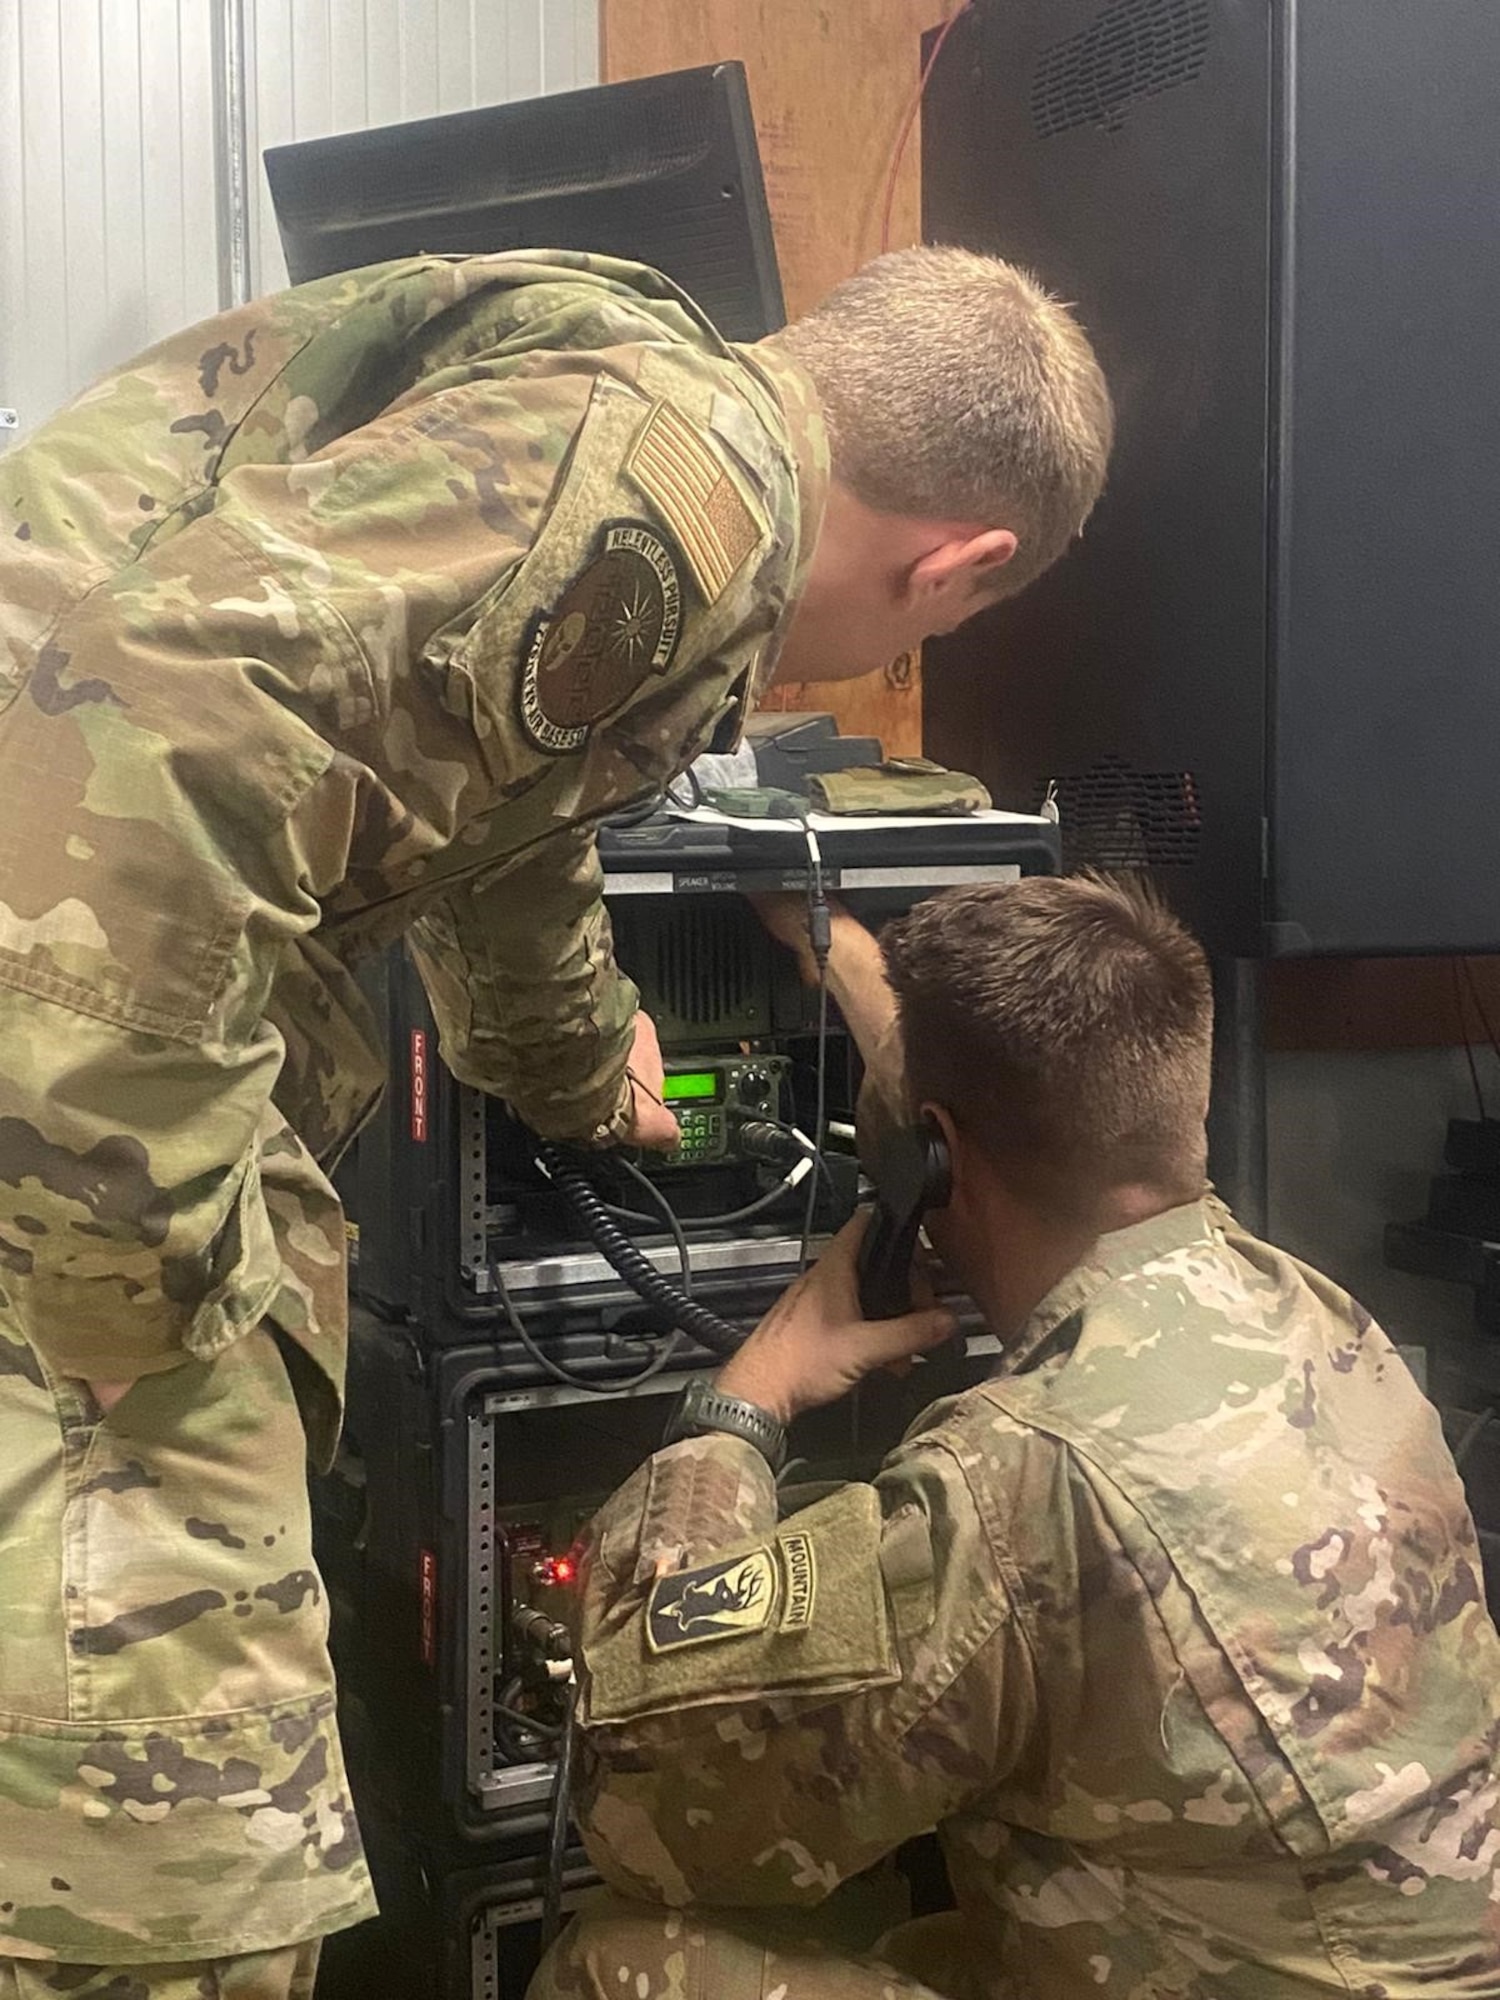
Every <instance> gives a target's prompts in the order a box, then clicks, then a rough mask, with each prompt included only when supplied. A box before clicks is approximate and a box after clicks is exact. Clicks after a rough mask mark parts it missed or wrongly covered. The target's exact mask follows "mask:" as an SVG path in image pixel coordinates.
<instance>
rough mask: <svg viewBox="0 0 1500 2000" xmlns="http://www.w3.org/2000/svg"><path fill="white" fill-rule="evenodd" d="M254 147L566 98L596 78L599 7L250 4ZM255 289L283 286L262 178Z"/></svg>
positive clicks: (474, 2)
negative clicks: (549, 96)
mask: <svg viewBox="0 0 1500 2000" xmlns="http://www.w3.org/2000/svg"><path fill="white" fill-rule="evenodd" d="M249 14H250V22H249V28H250V46H249V48H248V50H247V55H248V58H249V68H250V72H251V78H252V84H251V98H250V148H251V151H252V153H253V154H255V156H256V158H257V161H258V159H259V155H260V153H261V151H262V150H263V149H264V148H265V147H267V146H279V145H282V144H284V143H285V142H286V141H287V140H288V139H318V138H322V137H323V136H324V135H325V134H326V133H329V132H351V131H355V130H358V129H359V128H360V127H362V126H366V125H390V124H393V123H394V122H395V121H396V120H397V119H402V118H430V117H432V116H433V115H434V114H435V113H437V112H439V111H465V110H468V109H469V107H470V106H471V105H475V104H500V103H503V102H504V101H505V100H506V99H507V98H511V97H537V96H540V95H541V94H542V93H543V92H546V91H553V90H573V89H577V88H578V87H579V86H580V85H582V84H587V83H594V82H597V80H598V75H599V26H598V6H597V0H254V5H253V6H252V7H251V8H250V9H249ZM253 190H254V192H253V203H254V213H253V216H252V243H253V251H252V265H253V273H254V278H255V283H256V287H257V289H258V290H261V291H272V290H274V289H275V288H276V287H277V286H278V285H282V284H285V282H286V266H285V265H284V264H283V263H282V260H281V245H280V242H279V241H278V240H277V235H276V223H275V219H274V218H273V216H272V214H271V203H270V197H269V195H268V194H267V192H266V186H265V176H264V174H263V173H262V172H261V171H260V168H259V166H258V165H257V168H256V173H255V179H254V183H253Z"/></svg>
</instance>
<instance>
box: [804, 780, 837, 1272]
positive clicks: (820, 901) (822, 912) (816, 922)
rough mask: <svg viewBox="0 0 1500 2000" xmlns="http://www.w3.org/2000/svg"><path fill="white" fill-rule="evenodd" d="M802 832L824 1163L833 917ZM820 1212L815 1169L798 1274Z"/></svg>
mask: <svg viewBox="0 0 1500 2000" xmlns="http://www.w3.org/2000/svg"><path fill="white" fill-rule="evenodd" d="M802 831H803V834H804V835H805V836H806V839H807V859H808V877H807V938H808V943H809V944H810V945H811V946H812V955H813V963H814V964H815V965H816V966H817V968H818V1086H817V1100H816V1107H815V1109H814V1112H813V1128H812V1144H813V1158H814V1160H816V1161H817V1162H818V1163H819V1165H821V1164H822V1161H823V1148H824V1145H825V1144H826V1142H827V1137H828V1135H827V1133H826V1132H825V1131H824V1129H823V1127H824V1126H825V1124H826V1123H827V1118H828V959H829V954H830V953H831V951H832V949H833V916H832V913H831V911H830V910H829V908H828V898H827V896H826V895H825V893H824V890H823V850H822V849H821V848H820V847H819V845H818V836H817V833H816V831H815V830H814V828H813V823H812V821H811V819H809V818H806V817H804V819H803V821H802ZM817 1212H818V1176H817V1173H816V1171H814V1172H813V1173H811V1174H809V1175H808V1177H807V1207H806V1208H805V1209H804V1211H803V1215H802V1247H801V1249H800V1250H799V1252H798V1254H797V1275H798V1277H801V1275H802V1273H803V1272H804V1271H805V1270H806V1269H807V1253H808V1251H809V1249H810V1248H811V1246H812V1233H813V1221H814V1219H815V1217H816V1216H817Z"/></svg>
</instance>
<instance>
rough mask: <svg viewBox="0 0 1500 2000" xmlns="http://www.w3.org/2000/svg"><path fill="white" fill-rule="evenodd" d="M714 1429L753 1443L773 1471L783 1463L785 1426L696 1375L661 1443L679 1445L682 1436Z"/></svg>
mask: <svg viewBox="0 0 1500 2000" xmlns="http://www.w3.org/2000/svg"><path fill="white" fill-rule="evenodd" d="M716 1431H718V1432H722V1433H723V1434H724V1435H725V1436H726V1437H737V1438H741V1439H743V1440H744V1442H745V1443H746V1444H751V1445H754V1447H755V1449H756V1450H757V1451H758V1452H759V1453H760V1455H761V1457H762V1458H763V1459H764V1460H765V1461H766V1463H767V1465H769V1466H770V1468H771V1470H772V1472H780V1470H781V1468H782V1466H783V1465H785V1463H786V1429H785V1426H784V1425H782V1424H779V1423H778V1422H777V1421H776V1419H775V1417H773V1416H772V1415H770V1413H769V1412H768V1411H766V1410H763V1409H761V1408H760V1406H759V1405H758V1404H756V1403H747V1402H745V1401H744V1400H743V1398H741V1397H739V1396H726V1395H725V1394H724V1392H723V1391H722V1390H721V1389H716V1388H715V1387H714V1385H713V1383H712V1382H711V1381H709V1379H708V1377H707V1376H706V1375H695V1376H694V1377H693V1379H692V1381H691V1382H689V1383H688V1385H687V1387H686V1388H685V1389H684V1390H683V1392H682V1394H681V1395H680V1396H679V1397H678V1399H677V1406H676V1408H675V1409H674V1410H673V1412H672V1414H671V1416H670V1417H669V1418H668V1419H667V1428H666V1431H665V1433H664V1434H663V1437H662V1443H663V1444H678V1443H680V1442H681V1440H682V1439H683V1438H690V1437H707V1436H710V1435H712V1434H713V1433H714V1432H716Z"/></svg>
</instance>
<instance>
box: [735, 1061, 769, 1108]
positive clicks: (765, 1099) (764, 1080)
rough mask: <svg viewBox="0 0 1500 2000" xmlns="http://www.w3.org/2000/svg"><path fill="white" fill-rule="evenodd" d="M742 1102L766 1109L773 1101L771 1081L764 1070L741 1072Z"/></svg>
mask: <svg viewBox="0 0 1500 2000" xmlns="http://www.w3.org/2000/svg"><path fill="white" fill-rule="evenodd" d="M739 1087H740V1102H741V1104H753V1105H755V1106H757V1107H758V1108H761V1109H764V1107H765V1106H766V1105H768V1104H769V1103H770V1101H771V1079H770V1077H769V1076H768V1075H767V1074H766V1072H765V1071H764V1070H763V1069H747V1070H742V1071H741V1072H740V1086H739Z"/></svg>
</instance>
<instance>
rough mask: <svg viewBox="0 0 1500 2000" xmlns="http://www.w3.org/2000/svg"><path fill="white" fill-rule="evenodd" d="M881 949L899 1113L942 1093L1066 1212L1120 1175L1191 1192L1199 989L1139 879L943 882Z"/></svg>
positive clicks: (1208, 1036) (1204, 1005) (1204, 978)
mask: <svg viewBox="0 0 1500 2000" xmlns="http://www.w3.org/2000/svg"><path fill="white" fill-rule="evenodd" d="M883 943H884V946H885V952H886V961H887V964H888V966H889V969H890V977H891V984H892V986H893V987H894V988H895V992H896V999H897V1003H898V1005H899V1008H900V1015H901V1032H902V1042H903V1047H904V1051H905V1061H906V1083H907V1089H908V1092H909V1093H910V1096H911V1098H912V1103H913V1108H914V1109H915V1108H916V1106H918V1105H920V1104H924V1103H931V1104H940V1105H942V1106H943V1108H944V1109H945V1110H946V1111H947V1112H948V1113H949V1114H950V1115H951V1116H952V1118H953V1120H954V1123H955V1124H956V1125H958V1126H959V1127H960V1129H961V1130H963V1131H964V1132H965V1133H966V1134H968V1136H970V1137H971V1138H972V1140H973V1142H974V1144H975V1146H976V1147H977V1148H978V1149H979V1151H980V1152H981V1153H983V1154H984V1155H985V1156H986V1157H987V1158H988V1159H989V1160H990V1161H991V1162H992V1164H993V1165H994V1166H995V1167H996V1168H997V1170H998V1171H999V1172H1000V1173H1001V1175H1002V1176H1003V1177H1004V1179H1005V1180H1006V1182H1007V1184H1008V1185H1011V1186H1013V1187H1014V1188H1015V1189H1016V1191H1017V1192H1018V1193H1021V1194H1023V1195H1029V1196H1030V1197H1031V1198H1032V1199H1033V1200H1034V1201H1035V1202H1036V1203H1037V1205H1038V1206H1040V1207H1043V1208H1045V1209H1048V1210H1052V1211H1055V1212H1058V1213H1063V1214H1067V1215H1069V1216H1070V1217H1071V1216H1088V1215H1090V1214H1091V1213H1092V1211H1093V1209H1094V1208H1095V1207H1096V1205H1097V1204H1098V1202H1099V1200H1100V1198H1101V1196H1103V1195H1105V1194H1106V1193H1108V1191H1109V1190H1110V1189H1111V1188H1115V1187H1123V1186H1126V1185H1130V1184H1144V1185H1146V1186H1149V1187H1153V1188H1156V1189H1158V1190H1160V1191H1162V1192H1164V1193H1165V1194H1167V1195H1169V1196H1171V1197H1175V1198H1176V1199H1178V1200H1182V1201H1188V1200H1193V1199H1195V1198H1196V1197H1197V1196H1198V1195H1199V1194H1201V1193H1202V1191H1203V1186H1204V1166H1205V1160H1204V1152H1205V1141H1204V1130H1203V1119H1204V1111H1205V1108H1206V1106H1207V1102H1208V1086H1209V1070H1210V1058H1211V1047H1212V1040H1213V990H1212V984H1211V982H1210V979H1209V971H1208V962H1207V960H1206V959H1205V957H1204V955H1203V949H1202V947H1201V946H1200V945H1199V943H1198V941H1197V939H1196V938H1195V937H1193V935H1192V933H1191V932H1190V931H1189V930H1187V928H1186V927H1185V926H1184V925H1183V924H1181V923H1179V922H1178V920H1177V918H1176V917H1174V916H1173V915H1172V914H1171V912H1170V911H1169V910H1168V909H1167V907H1166V905H1165V904H1164V903H1162V902H1161V900H1160V899H1159V897H1158V896H1157V895H1156V894H1155V893H1154V892H1153V891H1152V890H1151V889H1149V888H1148V887H1146V886H1145V885H1144V884H1142V883H1140V882H1138V881H1135V880H1132V879H1124V878H1120V879H1109V878H1106V877H1103V876H1097V875H1072V876H1033V877H1031V878H1030V879H1028V880H1026V881H1022V882H1017V883H1015V884H1013V885H1010V886H998V885H996V884H993V883H990V884H985V885H983V886H977V887H974V888H964V889H950V890H947V891H945V892H944V893H943V894H941V895H938V896H934V897H933V898H932V899H931V901H930V902H926V903H919V904H918V905H917V906H916V908H915V909H914V910H912V911H911V912H910V914H909V915H907V916H906V917H904V918H902V919H900V920H899V921H898V922H897V923H895V924H892V925H891V926H889V928H888V929H887V930H886V932H885V933H884V937H883Z"/></svg>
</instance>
